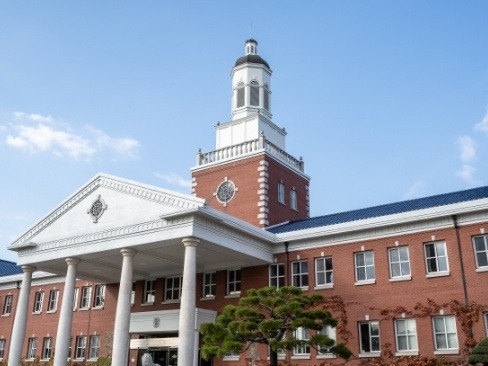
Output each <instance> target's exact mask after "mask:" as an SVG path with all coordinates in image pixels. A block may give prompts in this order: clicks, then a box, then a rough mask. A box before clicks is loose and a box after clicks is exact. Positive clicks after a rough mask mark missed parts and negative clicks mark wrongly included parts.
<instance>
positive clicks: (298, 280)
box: [291, 260, 308, 290]
mask: <svg viewBox="0 0 488 366" xmlns="http://www.w3.org/2000/svg"><path fill="white" fill-rule="evenodd" d="M291 284H292V286H295V287H300V288H302V289H303V290H306V289H308V261H307V260H298V261H293V262H291Z"/></svg>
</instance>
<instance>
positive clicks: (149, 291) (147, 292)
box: [142, 280, 155, 304]
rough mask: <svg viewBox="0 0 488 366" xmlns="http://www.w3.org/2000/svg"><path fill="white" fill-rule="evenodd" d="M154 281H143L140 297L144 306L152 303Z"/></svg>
mask: <svg viewBox="0 0 488 366" xmlns="http://www.w3.org/2000/svg"><path fill="white" fill-rule="evenodd" d="M154 282H155V281H154V280H146V281H144V294H143V297H142V302H143V303H144V304H153V303H154V295H155V289H154Z"/></svg>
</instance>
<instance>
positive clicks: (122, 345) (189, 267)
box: [9, 174, 274, 366]
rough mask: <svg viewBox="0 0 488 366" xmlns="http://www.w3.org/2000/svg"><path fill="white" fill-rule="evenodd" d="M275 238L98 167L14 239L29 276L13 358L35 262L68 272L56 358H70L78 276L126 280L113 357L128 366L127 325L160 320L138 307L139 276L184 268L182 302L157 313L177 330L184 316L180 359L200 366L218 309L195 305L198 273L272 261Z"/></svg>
mask: <svg viewBox="0 0 488 366" xmlns="http://www.w3.org/2000/svg"><path fill="white" fill-rule="evenodd" d="M273 238H274V236H273V235H272V234H270V233H268V232H266V231H264V230H262V229H259V228H256V227H254V226H252V225H249V224H247V223H245V222H243V221H241V220H238V219H235V218H233V217H231V216H228V215H226V214H224V213H221V212H219V211H216V210H214V209H212V208H210V207H208V206H207V205H206V204H205V201H204V200H202V199H199V198H195V197H193V196H189V195H183V194H179V193H174V192H170V191H167V190H164V189H161V188H157V187H153V186H148V185H144V184H140V183H136V182H132V181H128V180H125V179H121V178H117V177H113V176H108V175H104V174H100V175H97V176H96V177H94V178H93V179H92V180H90V181H89V182H88V183H87V184H86V185H84V186H83V187H82V188H81V189H80V190H78V191H77V192H75V193H74V194H73V195H72V196H70V197H69V198H68V199H67V200H66V201H64V202H63V203H62V204H61V205H60V206H59V207H57V208H55V209H54V210H53V211H51V212H50V213H49V214H48V215H47V216H45V217H44V218H43V219H42V220H41V221H40V222H39V223H38V224H36V225H34V226H33V227H32V228H31V229H29V230H28V231H27V232H25V233H24V234H23V235H22V236H21V237H20V238H19V239H18V240H16V241H15V242H14V243H13V244H12V245H11V246H10V249H11V250H15V251H17V252H18V255H19V261H18V264H19V265H20V266H22V268H23V270H24V280H23V285H22V290H21V294H20V296H21V299H19V302H18V307H17V312H16V317H15V321H14V327H13V332H12V344H13V345H17V346H13V347H11V349H10V353H9V364H11V365H18V364H19V363H20V360H21V356H22V355H21V352H22V343H23V342H24V339H25V323H26V318H27V303H28V296H29V289H30V283H31V282H30V281H31V278H32V271H33V270H34V269H37V270H42V271H46V272H50V273H56V274H60V275H63V276H65V277H66V282H65V289H64V293H63V299H62V304H61V310H60V320H59V324H58V331H57V334H56V347H55V349H56V355H55V365H57V366H60V365H65V364H66V358H67V352H68V346H67V345H68V344H69V338H70V335H71V323H72V316H73V312H72V307H73V292H74V284H75V279H76V278H78V279H87V280H93V281H97V282H101V283H107V284H110V283H118V284H119V291H118V300H117V308H116V314H115V324H114V342H113V349H112V365H116V366H125V365H127V364H128V359H127V356H128V352H129V348H130V342H129V339H130V333H131V332H133V331H134V329H137V327H138V326H141V324H143V323H144V324H146V325H147V324H149V323H147V322H148V321H149V319H151V320H150V321H151V322H152V319H153V318H154V316H152V315H154V314H149V315H144V314H139V315H134V314H131V290H132V283H133V281H137V280H144V279H150V278H156V277H162V276H165V275H166V274H169V273H175V272H180V273H181V272H183V286H182V296H181V305H180V308H179V309H178V310H175V311H173V312H170V313H164V314H162V313H159V315H158V319H161V322H163V323H164V322H165V321H168V324H161V329H165V327H168V329H169V328H171V329H174V328H176V325H175V324H174V322H175V321H176V322H177V328H176V329H177V334H178V339H177V342H178V360H179V363H178V365H179V366H190V365H195V364H196V361H197V352H198V327H199V325H200V323H201V322H202V321H208V320H209V319H210V320H212V319H213V318H214V317H215V313H214V312H209V311H206V310H205V309H197V308H196V301H195V292H196V291H195V283H196V274H197V273H199V272H204V271H209V270H218V269H224V268H228V267H231V266H233V267H235V266H242V267H245V266H246V267H248V266H254V265H260V264H265V263H271V262H272V243H273V240H274V239H273ZM22 296H23V298H22ZM161 315H165V316H166V318H165V317H164V316H161ZM141 319H142V320H141ZM141 321H142V323H141ZM171 322H173V324H172V325H171V324H170V323H171ZM151 324H152V323H151Z"/></svg>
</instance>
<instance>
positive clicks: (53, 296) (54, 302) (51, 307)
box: [47, 290, 59, 313]
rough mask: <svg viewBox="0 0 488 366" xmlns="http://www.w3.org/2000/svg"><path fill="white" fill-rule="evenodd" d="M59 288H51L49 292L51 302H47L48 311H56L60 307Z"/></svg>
mask: <svg viewBox="0 0 488 366" xmlns="http://www.w3.org/2000/svg"><path fill="white" fill-rule="evenodd" d="M58 297H59V290H51V291H50V292H49V302H48V304H47V312H48V313H54V312H55V311H56V310H57V309H58Z"/></svg>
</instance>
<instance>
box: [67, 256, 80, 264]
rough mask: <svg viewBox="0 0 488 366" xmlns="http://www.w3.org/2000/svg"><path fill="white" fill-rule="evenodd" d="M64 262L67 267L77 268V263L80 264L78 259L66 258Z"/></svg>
mask: <svg viewBox="0 0 488 366" xmlns="http://www.w3.org/2000/svg"><path fill="white" fill-rule="evenodd" d="M64 261H65V262H66V264H67V265H68V266H70V265H72V266H77V265H78V263H80V262H81V259H78V258H72V257H70V258H66V259H65V260H64Z"/></svg>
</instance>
